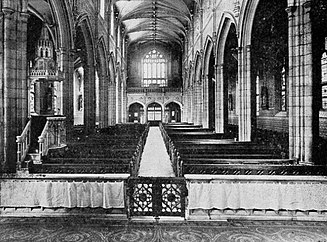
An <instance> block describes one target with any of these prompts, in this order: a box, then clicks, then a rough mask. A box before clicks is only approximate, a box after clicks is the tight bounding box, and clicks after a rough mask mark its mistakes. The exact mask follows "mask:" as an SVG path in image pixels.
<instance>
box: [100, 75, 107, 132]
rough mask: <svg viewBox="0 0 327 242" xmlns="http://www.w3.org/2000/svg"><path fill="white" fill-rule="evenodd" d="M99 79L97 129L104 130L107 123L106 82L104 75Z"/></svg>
mask: <svg viewBox="0 0 327 242" xmlns="http://www.w3.org/2000/svg"><path fill="white" fill-rule="evenodd" d="M98 78H99V127H100V128H104V127H106V126H107V122H108V109H107V107H108V105H107V102H108V100H107V97H108V95H107V92H108V89H107V88H108V87H107V86H106V80H105V77H104V75H102V74H100V75H98Z"/></svg>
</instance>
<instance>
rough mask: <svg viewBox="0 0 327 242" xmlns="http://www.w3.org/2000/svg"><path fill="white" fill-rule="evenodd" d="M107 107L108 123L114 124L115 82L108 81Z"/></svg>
mask: <svg viewBox="0 0 327 242" xmlns="http://www.w3.org/2000/svg"><path fill="white" fill-rule="evenodd" d="M108 107H109V110H108V111H109V114H108V119H109V125H114V124H115V123H116V84H115V82H110V83H109V98H108Z"/></svg>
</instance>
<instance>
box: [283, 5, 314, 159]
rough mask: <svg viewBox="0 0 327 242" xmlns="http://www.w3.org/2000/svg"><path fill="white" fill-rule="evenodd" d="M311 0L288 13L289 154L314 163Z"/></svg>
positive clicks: (293, 7)
mask: <svg viewBox="0 0 327 242" xmlns="http://www.w3.org/2000/svg"><path fill="white" fill-rule="evenodd" d="M310 10H311V1H307V2H304V3H303V6H290V7H289V8H287V9H286V11H287V12H288V14H289V102H288V103H289V156H290V157H291V158H296V159H298V160H299V162H300V163H303V164H312V163H313V161H312V147H313V129H314V127H313V62H312V29H311V20H310Z"/></svg>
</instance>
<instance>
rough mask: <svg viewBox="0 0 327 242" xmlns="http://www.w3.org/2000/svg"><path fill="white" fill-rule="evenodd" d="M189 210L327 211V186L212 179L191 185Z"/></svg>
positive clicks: (303, 182) (304, 183)
mask: <svg viewBox="0 0 327 242" xmlns="http://www.w3.org/2000/svg"><path fill="white" fill-rule="evenodd" d="M188 190H189V192H188V194H189V197H188V202H189V207H188V208H189V209H214V208H215V209H226V208H230V209H273V210H280V209H286V210H301V211H308V210H318V211H322V210H327V197H326V194H327V183H325V182H305V181H298V182H295V181H289V182H287V181H250V180H248V181H232V180H230V181H229V180H220V181H219V180H211V181H209V182H205V181H193V182H189V183H188Z"/></svg>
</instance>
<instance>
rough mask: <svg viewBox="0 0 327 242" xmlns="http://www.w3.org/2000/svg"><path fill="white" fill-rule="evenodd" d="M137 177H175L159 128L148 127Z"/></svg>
mask: <svg viewBox="0 0 327 242" xmlns="http://www.w3.org/2000/svg"><path fill="white" fill-rule="evenodd" d="M139 176H143V177H173V176H175V175H174V171H173V168H172V166H171V162H170V158H169V155H168V153H167V150H166V147H165V143H164V140H163V137H162V135H161V132H160V129H159V127H150V130H149V134H148V137H147V139H146V142H145V146H144V150H143V154H142V158H141V163H140V169H139Z"/></svg>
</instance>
